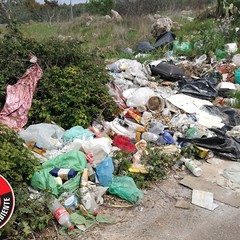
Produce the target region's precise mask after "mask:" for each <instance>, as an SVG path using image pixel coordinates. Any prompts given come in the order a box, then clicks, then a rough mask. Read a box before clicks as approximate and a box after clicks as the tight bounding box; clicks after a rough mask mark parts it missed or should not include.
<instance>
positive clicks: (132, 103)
mask: <svg viewBox="0 0 240 240" xmlns="http://www.w3.org/2000/svg"><path fill="white" fill-rule="evenodd" d="M154 95H155V93H154V91H153V90H152V89H151V88H148V87H142V88H139V89H137V90H136V91H135V92H133V93H132V94H131V96H130V97H129V98H128V99H127V106H128V107H138V106H145V105H146V104H147V102H148V100H149V98H150V97H153V96H154Z"/></svg>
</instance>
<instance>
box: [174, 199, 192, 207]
mask: <svg viewBox="0 0 240 240" xmlns="http://www.w3.org/2000/svg"><path fill="white" fill-rule="evenodd" d="M175 207H176V208H183V209H189V208H190V202H189V201H186V200H184V199H178V200H177V202H176V204H175Z"/></svg>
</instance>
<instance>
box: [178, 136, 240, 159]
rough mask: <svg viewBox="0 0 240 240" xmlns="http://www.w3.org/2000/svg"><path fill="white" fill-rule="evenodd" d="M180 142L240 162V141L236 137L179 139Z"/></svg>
mask: <svg viewBox="0 0 240 240" xmlns="http://www.w3.org/2000/svg"><path fill="white" fill-rule="evenodd" d="M178 141H179V142H190V143H193V144H196V145H197V146H199V147H203V148H207V149H209V150H211V151H213V152H214V154H216V155H218V156H220V157H224V158H227V159H229V160H232V161H238V162H240V139H239V138H234V137H224V136H218V137H211V138H194V139H187V138H178Z"/></svg>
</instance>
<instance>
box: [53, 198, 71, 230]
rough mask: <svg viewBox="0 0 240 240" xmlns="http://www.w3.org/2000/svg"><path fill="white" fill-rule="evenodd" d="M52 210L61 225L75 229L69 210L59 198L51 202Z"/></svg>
mask: <svg viewBox="0 0 240 240" xmlns="http://www.w3.org/2000/svg"><path fill="white" fill-rule="evenodd" d="M50 210H51V212H52V213H53V215H54V217H55V218H56V220H57V221H58V223H59V224H60V225H62V226H64V227H68V229H69V230H70V231H71V230H73V229H74V226H73V225H72V223H71V221H70V215H69V213H68V211H67V210H66V209H65V207H64V206H63V205H62V204H61V203H60V202H59V201H58V200H57V199H55V200H54V201H53V202H52V203H51V206H50Z"/></svg>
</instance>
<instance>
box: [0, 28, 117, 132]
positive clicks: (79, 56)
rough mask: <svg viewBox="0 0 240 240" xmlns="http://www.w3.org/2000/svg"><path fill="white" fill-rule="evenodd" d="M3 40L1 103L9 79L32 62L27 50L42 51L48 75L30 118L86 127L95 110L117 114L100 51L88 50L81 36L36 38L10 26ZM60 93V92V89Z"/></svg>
mask: <svg viewBox="0 0 240 240" xmlns="http://www.w3.org/2000/svg"><path fill="white" fill-rule="evenodd" d="M9 31H10V32H8V33H7V34H5V35H4V37H3V39H2V41H1V42H0V46H1V49H2V51H1V53H2V57H3V58H2V59H1V60H0V69H1V73H0V83H1V84H0V85H1V91H0V100H1V102H0V107H2V106H3V103H4V101H5V96H6V85H7V84H14V83H15V82H16V81H17V78H18V77H20V74H21V75H22V74H23V73H24V72H25V71H26V68H27V67H28V65H29V62H28V61H27V59H28V54H29V53H30V52H33V53H34V54H35V55H36V56H37V57H38V60H39V61H38V62H39V65H40V66H41V67H42V68H43V71H44V75H43V77H42V79H41V80H40V81H39V83H38V87H37V92H36V93H35V97H34V100H33V104H32V108H31V111H30V113H29V124H31V123H39V122H50V121H54V122H56V124H58V125H60V126H62V127H64V128H70V127H72V126H74V125H81V126H83V127H87V126H88V125H89V123H90V121H91V119H92V115H94V114H96V113H98V114H102V115H103V116H104V117H105V118H106V119H111V118H112V117H113V114H114V111H115V110H116V105H115V104H114V102H113V100H112V98H111V97H110V96H109V94H108V88H107V87H106V85H105V84H106V83H107V82H108V81H109V77H108V75H107V72H106V70H105V66H104V61H103V58H102V56H101V52H98V51H97V50H96V51H94V52H93V51H92V52H88V51H86V50H84V49H83V48H82V46H81V42H80V41H76V40H72V39H67V40H61V39H58V38H50V39H46V40H45V41H41V42H36V41H35V40H33V39H29V38H25V37H23V36H22V35H21V32H19V31H18V29H17V28H14V29H13V28H10V30H9ZM59 93H61V94H59Z"/></svg>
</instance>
